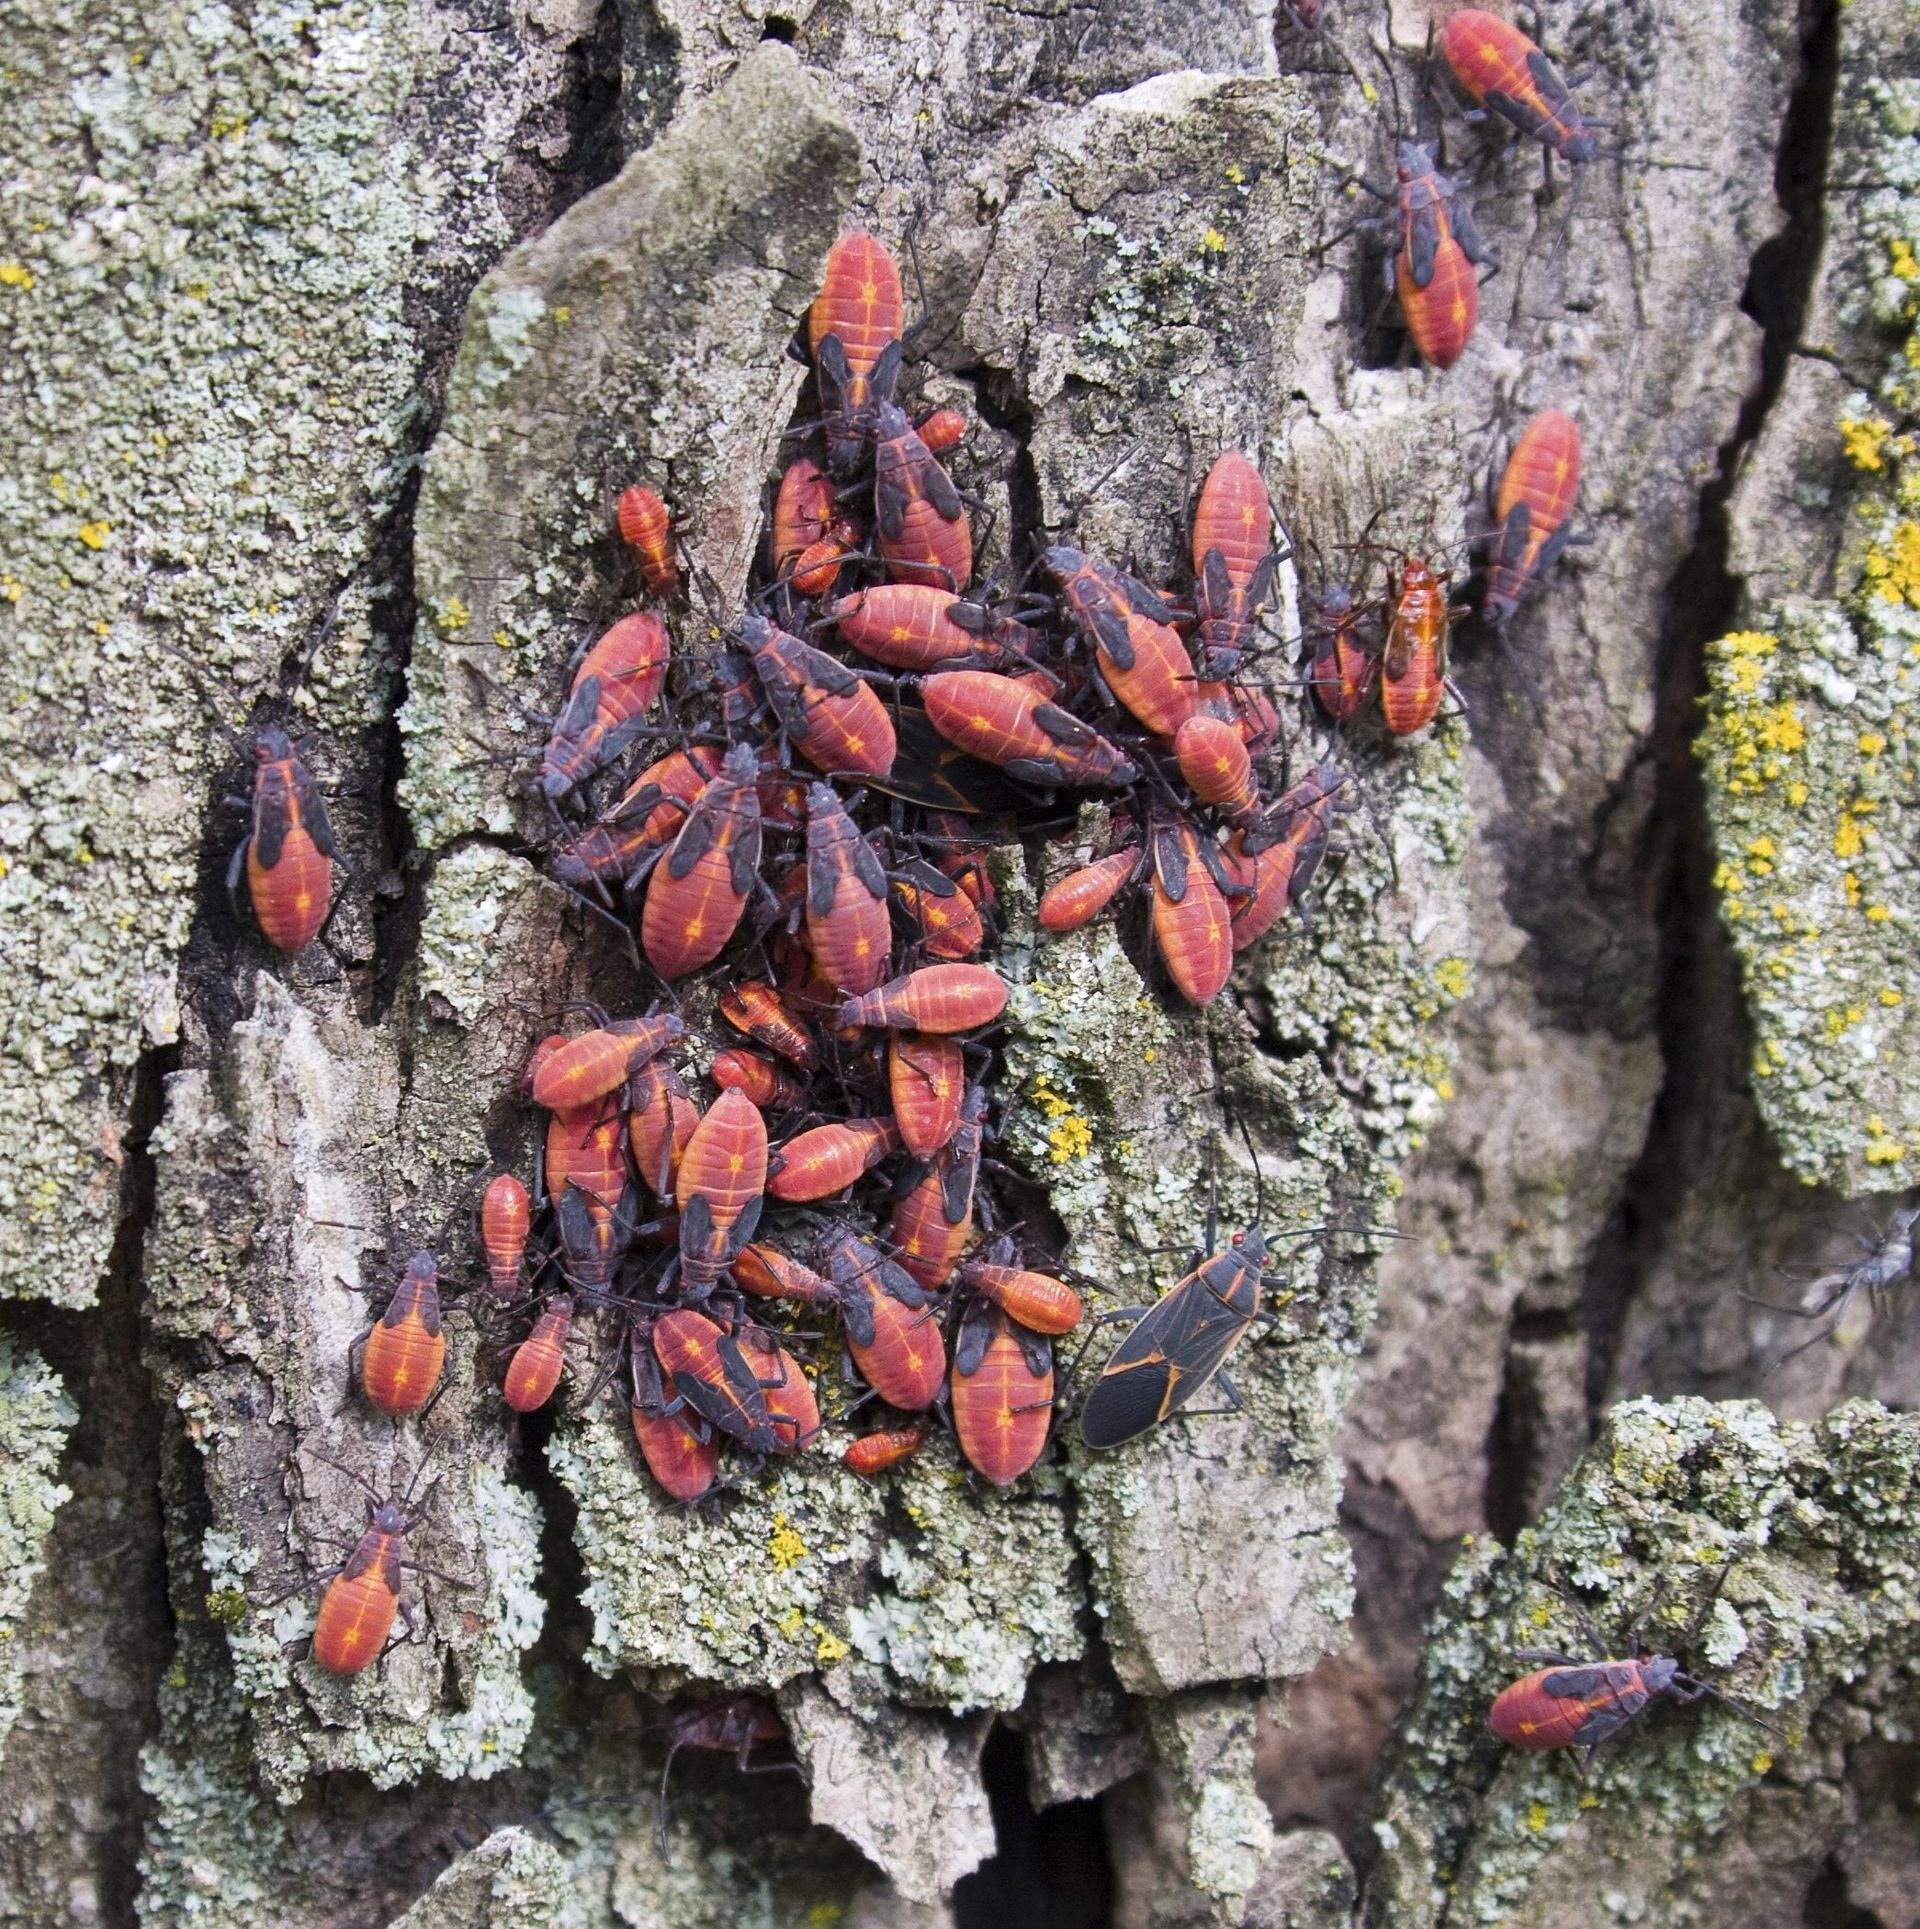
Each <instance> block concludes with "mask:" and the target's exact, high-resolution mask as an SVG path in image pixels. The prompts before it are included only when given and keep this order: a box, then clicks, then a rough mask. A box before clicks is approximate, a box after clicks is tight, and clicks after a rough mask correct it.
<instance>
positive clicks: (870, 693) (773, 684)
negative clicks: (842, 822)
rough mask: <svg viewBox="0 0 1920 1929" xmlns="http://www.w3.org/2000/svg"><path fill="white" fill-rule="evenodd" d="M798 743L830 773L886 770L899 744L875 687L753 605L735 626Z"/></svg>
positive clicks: (775, 707)
mask: <svg viewBox="0 0 1920 1929" xmlns="http://www.w3.org/2000/svg"><path fill="white" fill-rule="evenodd" d="M733 635H734V638H735V640H736V641H737V642H738V643H739V644H740V645H741V646H742V647H743V648H744V649H745V650H746V651H747V653H748V655H749V656H751V657H752V659H753V668H754V674H755V675H756V676H757V677H758V678H759V679H760V687H761V689H763V690H764V691H765V692H766V694H767V702H768V704H769V705H770V706H771V707H772V709H773V713H774V715H775V716H776V717H777V718H779V720H780V727H781V729H782V730H784V731H785V732H786V734H787V736H788V737H789V738H790V739H791V740H792V743H793V746H794V748H795V749H796V750H798V751H799V752H800V754H801V755H802V756H803V757H805V758H806V760H807V761H808V763H810V764H812V765H813V767H814V768H815V769H816V770H822V771H825V772H826V773H827V774H828V775H829V776H834V775H840V776H856V777H884V776H885V775H886V774H887V772H888V771H889V770H891V769H892V768H893V760H894V757H895V755H896V754H897V752H898V748H899V745H898V740H897V739H896V738H895V736H894V732H893V721H892V719H891V718H890V717H889V716H888V715H887V707H886V705H885V704H883V703H882V702H881V701H880V698H879V695H878V694H877V693H876V692H875V691H874V689H873V688H872V687H871V686H870V685H868V684H865V683H862V682H861V680H860V679H859V678H858V677H857V676H855V675H854V673H853V672H852V671H851V670H850V669H848V668H847V666H846V665H845V664H844V663H842V662H841V661H840V660H839V658H838V657H831V656H828V655H827V654H826V653H825V651H823V650H816V649H815V648H814V647H813V645H812V644H811V643H803V642H802V641H801V640H800V638H799V637H797V636H791V635H789V634H788V633H787V632H786V631H785V630H783V629H780V628H778V627H777V626H776V625H774V624H772V623H770V622H768V621H767V619H766V618H765V617H764V616H758V615H756V614H754V613H753V612H752V611H751V610H749V611H748V612H747V613H746V614H744V615H743V616H741V617H740V618H739V619H738V620H737V621H736V622H735V624H734V626H733Z"/></svg>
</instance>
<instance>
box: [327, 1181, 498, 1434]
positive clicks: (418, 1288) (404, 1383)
mask: <svg viewBox="0 0 1920 1929" xmlns="http://www.w3.org/2000/svg"><path fill="white" fill-rule="evenodd" d="M525 1196H526V1195H525V1193H524V1191H523V1192H522V1194H521V1197H522V1198H523V1199H524V1198H525ZM439 1279H440V1268H439V1263H438V1262H437V1261H436V1260H435V1258H434V1256H433V1255H432V1253H426V1252H420V1253H415V1254H414V1256H413V1257H412V1258H411V1259H409V1260H408V1261H407V1269H406V1271H405V1273H403V1274H402V1275H401V1279H400V1284H399V1285H398V1286H396V1287H395V1288H394V1289H393V1297H392V1298H391V1299H389V1300H388V1301H387V1309H386V1311H385V1312H384V1313H382V1314H381V1315H380V1317H379V1318H378V1319H377V1320H375V1321H374V1323H373V1325H372V1327H371V1328H370V1329H369V1330H368V1333H367V1336H366V1344H365V1346H364V1347H363V1348H362V1350H361V1354H360V1384H361V1386H362V1388H363V1389H364V1390H365V1392H366V1396H367V1398H368V1399H369V1400H371V1401H372V1402H373V1404H374V1405H375V1406H377V1407H378V1408H379V1409H380V1411H381V1412H382V1413H384V1414H387V1415H388V1416H389V1417H391V1418H393V1419H396V1420H397V1419H399V1418H401V1416H402V1415H404V1414H409V1413H418V1412H419V1411H420V1409H421V1408H422V1407H423V1406H425V1405H426V1404H427V1402H428V1401H429V1400H430V1399H432V1397H433V1390H434V1388H435V1387H437V1386H438V1385H439V1384H440V1373H441V1369H442V1368H443V1367H444V1366H445V1365H446V1360H447V1336H446V1335H445V1334H444V1333H443V1332H442V1331H441V1330H440V1286H439Z"/></svg>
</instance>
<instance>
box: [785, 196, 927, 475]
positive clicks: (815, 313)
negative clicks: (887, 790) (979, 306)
mask: <svg viewBox="0 0 1920 1929" xmlns="http://www.w3.org/2000/svg"><path fill="white" fill-rule="evenodd" d="M905 321H906V302H905V300H904V298H903V297H902V294H901V291H900V270H899V268H898V267H897V266H896V265H895V263H894V259H893V257H892V255H890V254H889V253H888V252H887V251H886V249H885V248H884V247H883V246H882V245H881V244H880V243H879V242H878V241H876V240H875V239H874V238H873V236H872V235H870V234H863V233H861V232H859V231H858V230H855V231H854V232H852V233H850V234H843V235H842V236H841V237H840V239H839V240H838V241H836V242H835V243H834V244H833V247H832V249H831V250H830V251H829V253H828V255H827V270H826V275H825V277H824V279H823V280H822V282H821V287H820V292H819V293H818V294H817V295H815V296H814V298H813V305H812V307H810V308H809V309H808V310H807V345H808V347H809V348H811V349H812V351H813V368H814V378H815V382H816V385H817V387H818V389H819V393H820V414H821V417H822V426H823V427H824V429H825V431H826V441H827V464H828V466H829V467H830V468H831V469H832V470H833V471H834V473H835V474H837V475H851V474H852V473H853V471H854V470H856V469H858V468H859V466H860V460H861V457H862V456H863V455H864V453H865V451H866V446H867V438H868V436H869V435H870V434H871V432H872V428H873V416H874V411H875V409H876V408H877V407H878V405H879V404H880V403H882V402H886V401H891V400H892V397H893V385H894V380H895V378H896V376H897V374H898V372H899V367H900V331H901V328H902V326H903V324H904V323H905Z"/></svg>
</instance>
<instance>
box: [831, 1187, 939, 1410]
mask: <svg viewBox="0 0 1920 1929" xmlns="http://www.w3.org/2000/svg"><path fill="white" fill-rule="evenodd" d="M821 1256H822V1259H823V1261H824V1263H825V1265H826V1268H827V1272H828V1274H829V1276H830V1278H831V1280H832V1282H833V1288H834V1292H835V1293H836V1295H837V1296H838V1298H839V1301H840V1314H841V1318H842V1319H843V1320H844V1321H845V1323H846V1330H847V1351H848V1352H849V1353H851V1354H852V1355H853V1363H854V1365H855V1366H857V1367H858V1368H859V1369H860V1373H861V1377H862V1378H863V1379H865V1381H866V1383H867V1384H868V1385H869V1386H870V1387H872V1388H873V1390H874V1391H875V1392H876V1393H877V1394H879V1396H880V1397H881V1399H883V1400H884V1401H886V1403H887V1404H888V1405H889V1406H893V1407H898V1408H899V1409H900V1411H901V1412H902V1413H924V1412H925V1411H926V1410H927V1408H928V1407H930V1406H932V1405H933V1403H934V1401H935V1400H937V1399H938V1398H939V1397H940V1388H941V1386H942V1385H943V1383H944V1382H945V1380H946V1377H947V1349H946V1345H945V1342H944V1341H943V1340H942V1339H941V1336H940V1326H939V1322H938V1321H937V1320H936V1319H935V1318H934V1303H933V1295H932V1293H930V1292H929V1291H928V1290H927V1289H926V1288H925V1287H924V1286H922V1285H921V1284H920V1282H919V1281H918V1280H917V1279H915V1278H914V1277H913V1275H912V1274H911V1273H909V1272H908V1271H906V1269H905V1268H904V1267H901V1266H898V1265H896V1264H895V1263H894V1262H893V1261H892V1260H891V1259H888V1258H886V1257H885V1256H884V1255H883V1254H882V1253H881V1252H880V1251H879V1250H878V1249H877V1248H876V1247H874V1246H872V1245H869V1244H868V1242H867V1241H866V1240H864V1239H861V1238H860V1237H858V1236H857V1235H856V1234H855V1233H854V1232H853V1230H852V1229H851V1228H850V1227H848V1226H841V1225H837V1226H832V1227H829V1228H828V1230H827V1232H826V1234H825V1236H824V1238H823V1240H822V1244H821Z"/></svg>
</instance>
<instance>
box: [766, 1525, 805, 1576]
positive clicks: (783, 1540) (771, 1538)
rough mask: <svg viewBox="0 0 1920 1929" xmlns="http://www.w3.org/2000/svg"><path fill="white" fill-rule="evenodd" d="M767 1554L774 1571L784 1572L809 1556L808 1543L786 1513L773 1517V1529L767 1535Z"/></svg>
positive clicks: (777, 1572)
mask: <svg viewBox="0 0 1920 1929" xmlns="http://www.w3.org/2000/svg"><path fill="white" fill-rule="evenodd" d="M767 1554H768V1556H769V1558H770V1559H771V1560H772V1562H773V1571H774V1572H775V1573H776V1574H784V1573H785V1572H786V1571H787V1569H788V1568H790V1567H798V1566H799V1564H800V1563H801V1562H802V1561H803V1560H805V1559H806V1558H807V1544H806V1542H805V1541H803V1540H802V1539H801V1538H800V1536H799V1534H798V1533H797V1532H796V1531H795V1530H794V1528H793V1527H792V1525H791V1524H790V1523H789V1522H788V1520H787V1517H786V1515H785V1514H784V1513H777V1514H775V1515H774V1517H773V1531H772V1532H771V1533H769V1534H768V1536H767Z"/></svg>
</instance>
